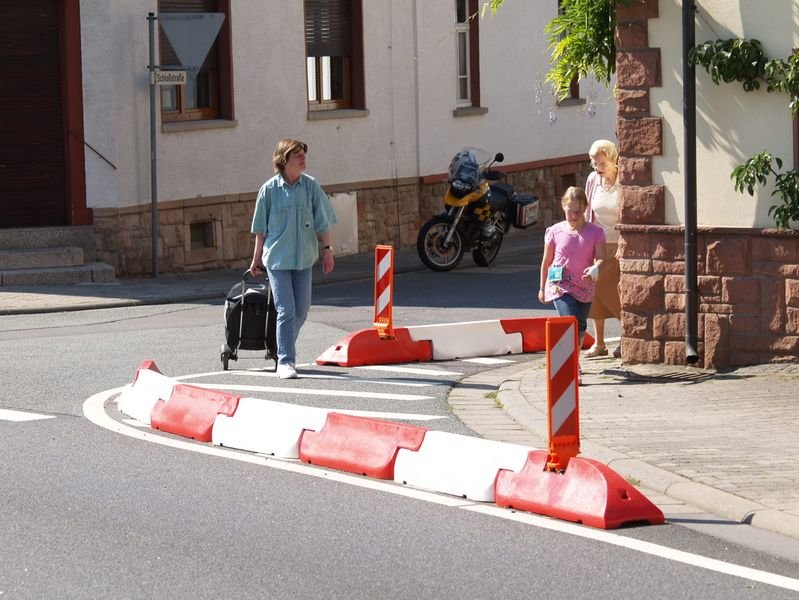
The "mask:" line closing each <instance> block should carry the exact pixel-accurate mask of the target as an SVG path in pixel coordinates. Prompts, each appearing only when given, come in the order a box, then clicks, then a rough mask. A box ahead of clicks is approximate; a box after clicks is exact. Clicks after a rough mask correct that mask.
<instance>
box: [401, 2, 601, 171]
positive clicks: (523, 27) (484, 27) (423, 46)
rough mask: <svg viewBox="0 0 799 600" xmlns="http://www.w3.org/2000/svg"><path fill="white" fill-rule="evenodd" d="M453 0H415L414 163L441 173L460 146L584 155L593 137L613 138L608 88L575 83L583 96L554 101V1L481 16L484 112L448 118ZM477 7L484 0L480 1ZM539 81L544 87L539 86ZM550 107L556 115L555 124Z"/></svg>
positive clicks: (513, 156)
mask: <svg viewBox="0 0 799 600" xmlns="http://www.w3.org/2000/svg"><path fill="white" fill-rule="evenodd" d="M452 4H453V2H422V1H419V2H418V3H417V6H418V7H417V26H418V29H419V61H418V62H419V106H420V110H419V121H420V131H421V143H420V149H419V152H420V165H421V171H422V173H423V174H425V173H441V172H444V171H445V170H446V166H447V165H448V164H449V160H450V158H451V157H452V155H454V154H455V152H456V151H457V150H459V149H460V148H461V147H464V146H477V147H480V148H483V149H485V150H487V151H489V152H491V153H494V152H503V153H504V154H505V161H506V163H509V164H514V163H524V162H530V161H536V160H543V159H548V158H553V157H559V156H571V155H579V154H585V155H586V156H587V153H588V148H589V147H590V145H591V142H592V141H593V140H595V139H597V138H608V139H612V140H615V138H616V136H615V118H616V105H615V99H614V98H613V93H612V87H610V88H607V87H605V86H602V85H598V84H596V83H594V82H591V81H583V82H581V92H580V95H581V97H583V98H586V97H587V96H589V95H591V96H592V98H591V103H592V104H593V106H594V108H595V110H596V112H595V114H594V116H590V115H589V112H588V110H587V109H588V107H589V106H590V104H589V103H585V104H577V105H573V106H561V107H555V106H554V102H553V98H552V95H551V93H550V86H549V84H548V83H547V84H544V83H543V80H544V77H545V76H546V72H547V70H548V69H549V67H550V64H549V56H550V53H549V51H548V50H547V45H548V40H547V38H546V36H545V35H544V27H545V26H546V24H547V23H548V22H549V21H550V20H551V19H552V18H554V17H555V15H556V14H557V2H556V1H554V0H546V1H543V0H536V1H535V2H506V3H505V4H504V5H503V6H502V8H501V9H500V10H499V11H498V12H497V13H496V14H495V15H494V16H490V14H489V15H488V16H486V18H484V19H481V21H480V88H481V98H480V104H481V106H483V107H485V108H487V109H488V112H487V113H486V114H485V115H480V116H466V117H457V118H456V117H454V116H453V114H452V111H453V109H454V108H455V107H456V102H455V92H456V88H455V86H456V80H455V73H456V63H455V58H456V55H455V37H454V12H453V8H452ZM478 4H480V5H481V6H482V4H483V3H482V2H480V3H478ZM539 84H542V87H540V88H539ZM550 112H552V113H553V115H554V116H555V117H557V119H556V121H555V122H554V123H553V122H551V120H550Z"/></svg>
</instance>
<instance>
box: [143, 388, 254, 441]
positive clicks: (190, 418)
mask: <svg viewBox="0 0 799 600" xmlns="http://www.w3.org/2000/svg"><path fill="white" fill-rule="evenodd" d="M238 403H239V396H234V395H233V394H226V393H224V392H218V391H212V390H207V389H205V388H201V387H196V386H193V385H183V384H177V385H175V386H174V387H173V388H172V395H171V396H170V397H169V399H168V401H164V400H158V402H156V403H155V406H153V411H152V413H151V415H150V425H151V426H152V428H153V429H159V430H161V431H167V432H169V433H174V434H175V435H181V436H183V437H187V438H192V439H194V440H197V441H200V442H210V441H211V429H212V428H213V426H214V421H215V420H216V417H217V415H220V414H221V415H227V416H230V415H232V414H233V413H235V412H236V407H237V406H238Z"/></svg>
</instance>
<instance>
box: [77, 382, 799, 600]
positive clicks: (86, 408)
mask: <svg viewBox="0 0 799 600" xmlns="http://www.w3.org/2000/svg"><path fill="white" fill-rule="evenodd" d="M121 390H122V388H121V387H118V388H114V389H111V390H106V391H104V392H98V393H97V394H94V395H93V396H91V397H90V398H88V399H87V400H86V401H85V402H84V403H83V414H84V415H85V416H86V418H87V419H88V420H89V421H91V422H92V423H94V424H95V425H98V426H99V427H103V428H105V429H108V430H110V431H114V432H116V433H120V434H122V435H127V436H129V437H132V438H136V439H140V440H144V441H148V442H154V443H156V444H161V445H164V446H170V447H172V448H179V449H182V450H189V451H192V452H197V453H199V454H207V455H211V456H221V457H224V458H229V459H233V460H238V461H242V462H247V463H251V464H256V465H261V466H265V467H271V468H273V469H280V470H282V471H288V472H292V473H297V474H301V475H308V476H311V477H318V478H320V479H328V480H330V481H336V482H339V483H345V484H348V485H354V486H358V487H361V488H366V489H371V490H375V491H380V492H386V493H390V494H395V495H397V496H405V497H407V498H414V499H416V500H423V501H425V502H430V503H433V504H439V505H442V506H447V507H450V508H457V509H463V510H468V511H472V512H476V513H480V514H483V515H488V516H491V517H496V518H500V519H507V520H509V521H515V522H518V523H524V524H527V525H532V526H534V527H540V528H542V529H548V530H550V531H557V532H560V533H564V534H568V535H574V536H577V537H581V538H585V539H589V540H594V541H597V542H600V543H604V544H610V545H613V546H618V547H621V548H627V549H629V550H633V551H635V552H641V553H644V554H649V555H651V556H656V557H659V558H663V559H666V560H671V561H674V562H679V563H683V564H686V565H690V566H694V567H697V568H700V569H705V570H708V571H714V572H716V573H722V574H725V575H732V576H734V577H740V578H742V579H748V580H750V581H757V582H759V583H765V584H767V585H772V586H774V587H779V588H783V589H786V590H791V591H799V579H794V578H791V577H785V576H783V575H777V574H775V573H769V572H768V571H760V570H758V569H752V568H749V567H744V566H740V565H735V564H732V563H728V562H724V561H720V560H716V559H713V558H708V557H706V556H701V555H698V554H692V553H690V552H683V551H681V550H675V549H673V548H668V547H666V546H659V545H657V544H653V543H651V542H644V541H640V540H636V539H632V538H626V537H623V536H620V535H617V534H615V533H611V532H610V531H605V530H601V529H591V528H590V527H584V526H582V525H576V524H574V523H567V522H564V521H557V520H554V519H550V518H547V517H541V516H538V515H533V514H530V513H524V512H515V511H513V510H509V509H505V508H500V507H498V506H495V505H488V504H479V503H475V502H471V501H468V500H464V499H462V498H456V497H454V496H445V495H442V494H435V493H433V492H426V491H424V490H417V489H413V488H409V487H406V486H402V485H398V484H396V483H394V482H388V481H383V480H380V479H368V478H363V477H356V476H354V475H350V474H348V473H342V472H338V471H328V470H325V469H320V468H318V467H314V466H312V465H306V464H304V463H301V462H297V461H288V460H282V459H277V458H274V457H267V456H264V455H261V454H253V453H244V452H239V451H235V450H228V449H225V448H220V447H217V446H209V445H204V444H200V443H199V442H189V441H183V440H179V439H174V438H168V437H162V436H160V435H155V434H153V433H150V432H149V431H140V430H138V429H134V428H132V427H128V426H125V425H123V424H122V423H120V422H118V421H115V420H113V419H112V418H111V417H109V416H108V415H107V414H106V412H105V408H104V405H105V402H106V401H107V400H108V399H110V398H112V397H113V396H114V395H115V394H117V393H119V392H120V391H121Z"/></svg>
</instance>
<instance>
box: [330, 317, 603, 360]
mask: <svg viewBox="0 0 799 600" xmlns="http://www.w3.org/2000/svg"><path fill="white" fill-rule="evenodd" d="M547 319H548V317H522V318H515V319H493V320H487V321H465V322H462V323H447V324H441V325H416V326H411V327H394V329H393V331H394V337H393V338H392V339H383V338H381V337H380V335H379V334H378V333H377V332H376V331H375V330H374V329H362V330H359V331H356V332H355V333H351V334H350V335H348V336H346V337H345V338H343V339H342V340H340V341H339V342H337V343H336V344H334V345H332V346H330V348H328V349H327V350H325V351H324V352H323V353H322V354H320V355H319V357H318V358H317V359H316V364H318V365H338V366H340V367H360V366H363V365H386V364H394V363H404V362H426V361H430V360H450V359H454V358H473V357H476V356H502V355H505V354H521V353H522V352H543V351H544V350H546V333H545V331H546V330H545V328H546V322H547ZM593 343H594V340H593V338H592V337H591V336H590V335H588V334H586V335H585V339H584V340H583V348H589V347H590V346H591V344H593Z"/></svg>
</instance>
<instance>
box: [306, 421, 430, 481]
mask: <svg viewBox="0 0 799 600" xmlns="http://www.w3.org/2000/svg"><path fill="white" fill-rule="evenodd" d="M427 431H428V430H427V429H425V428H424V427H416V426H415V425H406V424H404V423H394V422H392V421H382V420H380V419H371V418H368V417H357V416H353V415H345V414H341V413H334V412H331V413H329V414H328V415H327V421H326V422H325V426H324V427H322V429H321V430H320V431H318V432H316V431H310V430H305V431H303V433H302V436H301V437H300V460H301V461H303V462H306V463H311V464H314V465H319V466H322V467H328V468H331V469H337V470H339V471H347V472H349V473H358V474H360V475H367V476H369V477H375V478H377V479H394V462H395V461H396V460H397V452H398V451H399V449H400V448H407V449H408V450H411V451H413V452H416V451H417V450H419V446H421V445H422V441H423V440H424V435H425V433H426V432H427Z"/></svg>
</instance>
